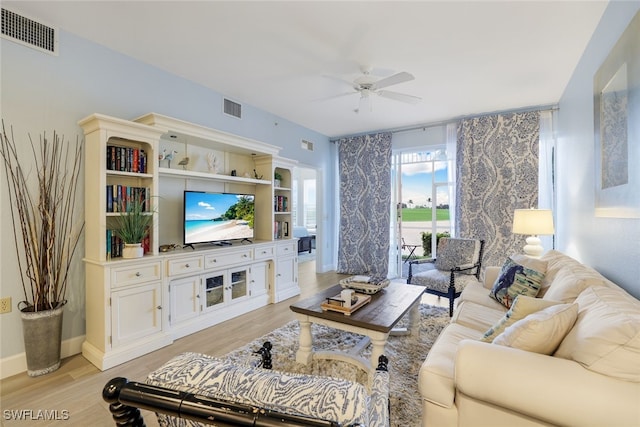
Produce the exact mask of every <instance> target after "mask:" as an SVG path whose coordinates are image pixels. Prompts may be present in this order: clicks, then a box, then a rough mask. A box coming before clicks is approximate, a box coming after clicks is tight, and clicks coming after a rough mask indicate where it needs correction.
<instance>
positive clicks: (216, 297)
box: [202, 271, 226, 311]
mask: <svg viewBox="0 0 640 427" xmlns="http://www.w3.org/2000/svg"><path fill="white" fill-rule="evenodd" d="M225 276H226V272H224V271H220V272H216V273H210V274H208V275H205V276H204V277H203V279H202V282H203V286H204V289H203V294H204V295H203V297H204V301H202V311H207V310H210V309H213V308H215V307H217V306H221V305H222V304H224V303H225V287H226V279H225Z"/></svg>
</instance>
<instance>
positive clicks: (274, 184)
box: [273, 179, 280, 187]
mask: <svg viewBox="0 0 640 427" xmlns="http://www.w3.org/2000/svg"><path fill="white" fill-rule="evenodd" d="M273 186H274V187H280V180H279V179H274V180H273Z"/></svg>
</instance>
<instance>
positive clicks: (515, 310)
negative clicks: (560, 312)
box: [482, 295, 559, 342]
mask: <svg viewBox="0 0 640 427" xmlns="http://www.w3.org/2000/svg"><path fill="white" fill-rule="evenodd" d="M556 304H559V302H557V301H547V300H543V299H540V298H534V297H530V296H527V295H518V296H517V297H516V299H515V300H514V301H513V304H512V305H511V308H510V309H509V311H507V312H506V313H505V314H504V316H502V317H501V318H500V320H498V321H497V322H496V323H495V324H494V325H493V326H491V327H490V328H489V329H488V330H487V331H486V332H485V334H484V336H483V337H482V341H484V342H492V341H493V340H494V338H495V337H497V336H498V335H500V334H501V333H502V332H504V330H505V329H506V328H507V327H509V326H511V325H513V324H514V323H516V322H517V321H519V320H521V319H524V318H525V317H527V316H528V315H530V314H532V313H536V312H538V311H540V310H542V309H545V308H547V307H551V306H553V305H556Z"/></svg>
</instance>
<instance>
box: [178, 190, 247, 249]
mask: <svg viewBox="0 0 640 427" xmlns="http://www.w3.org/2000/svg"><path fill="white" fill-rule="evenodd" d="M254 199H255V196H254V195H253V194H239V193H213V192H205V191H190V190H186V191H185V192H184V233H183V236H184V244H185V245H194V244H196V243H216V244H229V243H230V241H231V240H245V241H246V240H248V241H251V240H252V239H253V216H254V212H255V205H254Z"/></svg>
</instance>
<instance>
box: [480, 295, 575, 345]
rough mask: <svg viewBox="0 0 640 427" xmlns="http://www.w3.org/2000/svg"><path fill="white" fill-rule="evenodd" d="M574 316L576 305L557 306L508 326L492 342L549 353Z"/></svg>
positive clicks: (563, 334) (560, 339) (564, 333)
mask: <svg viewBox="0 0 640 427" xmlns="http://www.w3.org/2000/svg"><path fill="white" fill-rule="evenodd" d="M577 317H578V305H577V304H557V305H552V306H551V307H547V308H544V309H542V310H540V311H537V312H535V313H532V314H530V315H528V316H526V317H525V318H524V319H520V320H518V321H517V322H515V323H514V324H512V325H511V326H508V327H507V328H506V329H505V330H504V332H503V333H501V334H500V335H498V336H497V337H496V338H495V339H494V340H493V343H494V344H497V345H504V346H506V347H513V348H519V349H520V350H525V351H531V352H534V353H540V354H547V355H549V354H553V352H554V351H556V348H558V345H559V344H560V342H561V341H562V339H563V338H564V337H565V335H566V334H567V332H569V329H571V327H572V326H573V324H574V323H575V321H576V318H577Z"/></svg>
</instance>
